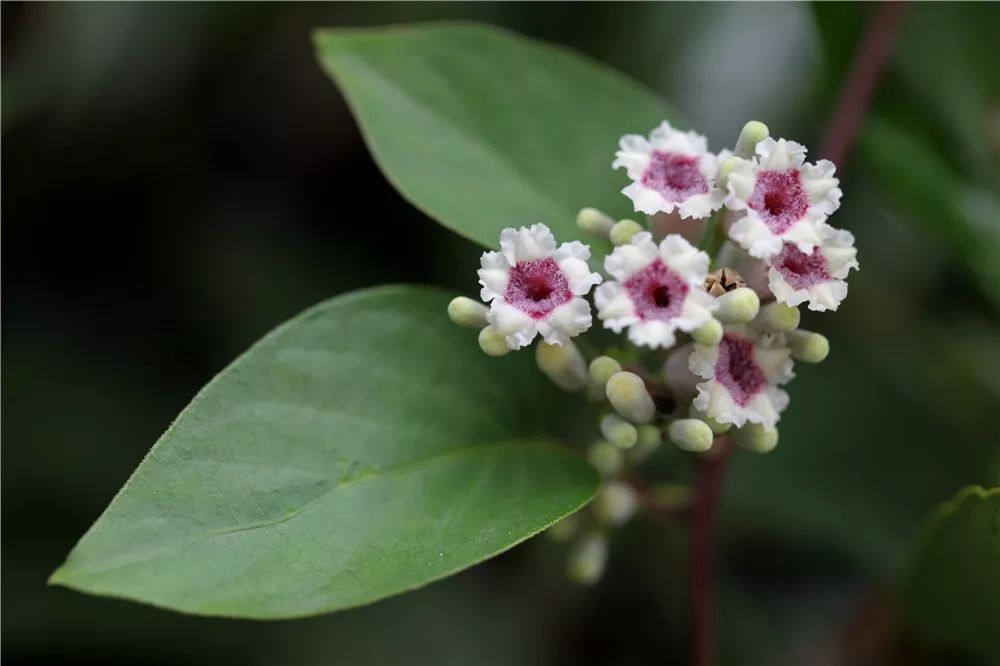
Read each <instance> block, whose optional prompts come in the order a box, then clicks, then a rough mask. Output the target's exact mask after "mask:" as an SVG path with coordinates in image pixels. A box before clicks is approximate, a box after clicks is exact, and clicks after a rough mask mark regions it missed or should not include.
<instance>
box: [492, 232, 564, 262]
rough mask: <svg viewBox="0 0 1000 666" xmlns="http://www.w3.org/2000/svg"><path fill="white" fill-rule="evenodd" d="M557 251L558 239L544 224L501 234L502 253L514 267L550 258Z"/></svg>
mask: <svg viewBox="0 0 1000 666" xmlns="http://www.w3.org/2000/svg"><path fill="white" fill-rule="evenodd" d="M555 250H556V239H555V236H553V235H552V232H551V231H549V228H548V227H547V226H545V225H544V224H533V225H531V226H530V227H521V228H520V229H510V228H508V229H504V230H503V231H501V232H500V251H501V252H503V256H504V257H506V258H507V261H508V262H510V265H511V266H513V265H514V264H516V263H517V262H519V261H530V260H532V259H542V258H544V257H548V256H549V255H551V254H552V253H553V252H555Z"/></svg>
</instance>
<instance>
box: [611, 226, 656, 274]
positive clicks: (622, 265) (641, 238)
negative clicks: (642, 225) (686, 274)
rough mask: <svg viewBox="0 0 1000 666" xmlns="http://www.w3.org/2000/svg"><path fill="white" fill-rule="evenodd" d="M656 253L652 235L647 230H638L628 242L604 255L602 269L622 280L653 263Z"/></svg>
mask: <svg viewBox="0 0 1000 666" xmlns="http://www.w3.org/2000/svg"><path fill="white" fill-rule="evenodd" d="M657 253H658V249H657V247H656V243H654V242H653V235H652V234H651V233H649V232H648V231H640V232H639V233H637V234H636V235H635V236H633V237H632V240H631V241H630V242H629V243H627V244H625V245H620V246H618V247H616V248H615V249H614V251H613V252H612V253H611V254H609V255H608V256H607V257H605V259H604V270H606V271H607V272H608V273H610V274H611V276H612V277H614V278H615V279H616V280H619V281H622V282H624V281H625V280H628V279H629V278H630V277H632V276H633V275H635V274H636V273H637V272H638V271H641V270H642V269H643V268H645V267H646V266H649V265H650V264H651V263H653V261H654V260H655V259H656V256H657Z"/></svg>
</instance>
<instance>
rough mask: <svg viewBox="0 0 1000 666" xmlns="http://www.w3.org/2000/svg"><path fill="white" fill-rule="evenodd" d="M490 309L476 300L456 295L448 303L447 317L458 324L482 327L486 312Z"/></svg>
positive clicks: (484, 323)
mask: <svg viewBox="0 0 1000 666" xmlns="http://www.w3.org/2000/svg"><path fill="white" fill-rule="evenodd" d="M489 311H490V309H489V308H488V307H486V306H485V305H483V304H482V303H480V302H478V301H474V300H472V299H471V298H467V297H465V296H458V297H457V298H453V299H451V302H450V303H448V318H449V319H451V320H452V321H453V322H455V323H456V324H458V325H459V326H468V327H469V328H482V327H483V326H486V313H487V312H489Z"/></svg>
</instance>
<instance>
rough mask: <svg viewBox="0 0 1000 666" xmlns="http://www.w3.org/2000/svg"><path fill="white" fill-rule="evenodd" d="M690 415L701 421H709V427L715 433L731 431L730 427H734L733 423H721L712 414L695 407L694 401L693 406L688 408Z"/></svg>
mask: <svg viewBox="0 0 1000 666" xmlns="http://www.w3.org/2000/svg"><path fill="white" fill-rule="evenodd" d="M688 415H689V416H690V417H691V418H693V419H698V420H699V421H704V422H705V423H707V424H708V427H709V428H711V430H712V432H713V433H715V434H716V435H721V434H723V433H727V432H729V430H730V428H732V427H733V424H732V423H719V422H718V421H716V420H715V419H713V418H712V417H711V416H709V415H708V414H706V413H705V412H703V411H701V410H700V409H698V408H697V407H695V406H694V403H692V404H691V408H690V409H688Z"/></svg>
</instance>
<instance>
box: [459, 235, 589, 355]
mask: <svg viewBox="0 0 1000 666" xmlns="http://www.w3.org/2000/svg"><path fill="white" fill-rule="evenodd" d="M589 258H590V248H589V247H587V246H586V245H584V244H583V243H581V242H579V241H572V242H569V243H563V244H562V245H560V246H559V248H558V249H556V239H555V237H554V236H553V235H552V232H551V231H549V228H548V227H547V226H545V225H544V224H536V225H533V226H531V227H530V228H529V227H521V228H520V229H504V230H503V231H502V232H500V251H499V252H484V253H483V257H482V268H481V269H480V270H479V284H481V285H482V286H483V288H482V291H481V292H480V295H481V297H482V299H483V300H484V301H486V302H487V303H490V311H489V314H488V315H487V317H486V318H487V320H488V321H489V322H490V324H491V325H492V326H493V327H494V328H495V329H496V330H497V331H498V332H499V333H500V334H501V335H503V336H504V340H505V341H506V342H507V346H508V347H510V348H511V349H520V348H521V347H524V346H525V345H527V344H530V343H531V341H532V340H534V339H535V336H536V335H537V334H539V333H541V335H542V337H543V338H544V339H545V341H546V342H548V343H550V344H556V345H564V344H567V343H568V342H569V339H570V338H572V337H574V336H577V335H579V334H580V333H583V332H584V331H586V330H587V329H588V328H590V324H591V316H590V304H589V303H588V302H587V301H586V300H585V299H583V298H582V297H583V296H585V295H586V294H587V293H588V292H589V291H590V288H591V287H593V286H594V285H597V284H600V283H601V276H600V275H599V274H598V273H591V272H590V268H589V267H588V266H587V260H588V259H589Z"/></svg>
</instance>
